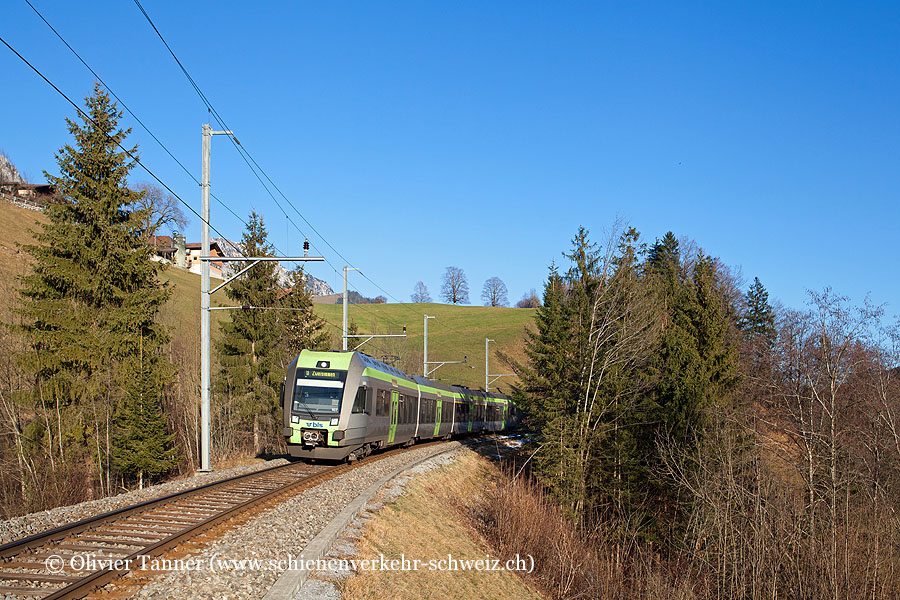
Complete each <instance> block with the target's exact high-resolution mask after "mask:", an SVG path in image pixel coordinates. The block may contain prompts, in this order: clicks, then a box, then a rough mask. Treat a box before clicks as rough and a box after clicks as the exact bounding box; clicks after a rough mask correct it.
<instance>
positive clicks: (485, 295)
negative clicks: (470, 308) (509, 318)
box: [481, 276, 509, 306]
mask: <svg viewBox="0 0 900 600" xmlns="http://www.w3.org/2000/svg"><path fill="white" fill-rule="evenodd" d="M481 301H482V302H484V305H485V306H509V300H508V299H507V297H506V284H505V283H503V280H502V279H500V278H499V277H496V276H495V277H491V278H490V279H488V280H487V281H485V282H484V287H483V288H482V289H481Z"/></svg>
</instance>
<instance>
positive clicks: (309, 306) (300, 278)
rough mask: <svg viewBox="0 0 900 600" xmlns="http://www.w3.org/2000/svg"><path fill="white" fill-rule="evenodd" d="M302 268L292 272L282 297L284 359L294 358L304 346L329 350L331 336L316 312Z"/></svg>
mask: <svg viewBox="0 0 900 600" xmlns="http://www.w3.org/2000/svg"><path fill="white" fill-rule="evenodd" d="M306 283H307V276H306V274H305V273H304V272H303V268H302V267H297V268H296V269H294V270H293V271H291V273H290V279H289V282H288V284H289V285H290V291H288V292H287V293H286V294H285V295H284V296H282V298H281V305H282V307H283V308H286V309H288V310H286V311H284V312H282V315H283V317H282V322H283V324H284V344H285V353H284V355H285V360H291V359H293V357H295V356H297V354H299V353H300V351H301V350H303V349H309V350H328V349H329V346H330V345H331V336H329V335H328V332H327V331H325V319H323V318H322V317H320V316H318V315H317V314H316V313H315V312H314V311H313V301H312V292H311V291H310V290H309V287H308V286H307V285H306Z"/></svg>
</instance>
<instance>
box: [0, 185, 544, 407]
mask: <svg viewBox="0 0 900 600" xmlns="http://www.w3.org/2000/svg"><path fill="white" fill-rule="evenodd" d="M45 221H46V217H45V216H44V215H43V214H42V213H39V212H35V211H31V210H27V209H24V208H19V207H17V206H14V205H11V204H8V203H6V202H2V203H0V294H2V297H3V300H2V304H0V314H8V313H7V311H8V309H9V308H10V307H11V306H12V304H13V303H14V302H15V298H16V293H15V290H16V288H17V287H18V282H17V280H16V277H17V276H18V275H22V274H24V273H25V272H27V268H28V267H27V265H28V260H29V258H28V255H27V254H26V253H25V252H20V251H19V250H18V248H17V244H28V243H32V242H33V238H32V236H31V233H30V231H29V230H34V229H37V228H38V227H39V226H38V225H37V223H36V222H45ZM161 279H162V280H163V281H165V282H167V283H168V284H169V285H170V287H171V290H172V295H171V297H170V299H169V301H168V302H167V303H166V305H165V306H164V307H163V309H162V311H161V315H160V318H161V319H162V322H163V323H165V324H166V325H168V326H169V327H170V328H171V332H172V337H173V342H174V345H175V346H177V347H180V348H183V349H185V350H186V351H187V352H188V353H189V354H190V355H191V356H196V361H197V368H198V369H199V344H200V276H199V275H196V274H194V273H189V272H187V271H183V270H181V269H176V268H174V267H168V268H166V269H164V270H163V271H162V273H161ZM212 281H213V287H215V286H216V285H218V284H219V283H221V281H220V280H216V279H213V280H212ZM231 304H232V302H231V301H229V300H228V298H227V297H226V296H225V291H224V290H220V291H219V292H217V293H216V294H215V295H214V296H213V298H212V302H211V305H212V306H229V305H231ZM341 309H342V307H341V306H340V305H334V304H331V305H326V304H317V305H315V310H316V312H317V313H318V314H319V315H321V316H322V317H323V318H325V319H326V320H327V321H328V322H329V323H330V325H329V326H328V330H329V333H330V335H331V339H332V348H334V349H339V348H340V347H341V330H340V326H341V319H342V315H341ZM349 311H350V320H351V321H353V322H355V323H356V324H357V325H358V326H359V333H361V334H362V333H379V334H384V333H402V330H403V326H404V325H406V326H407V337H406V338H397V339H391V338H388V339H375V340H372V341H369V342H367V343H366V344H365V345H363V346H362V347H361V348H360V350H362V351H363V352H365V353H367V354H369V355H371V356H374V357H375V358H378V359H380V360H388V361H390V362H392V363H393V364H394V365H395V366H397V367H398V368H400V369H403V370H405V371H408V372H410V373H414V374H417V375H420V374H421V373H422V355H423V315H425V314H428V315H431V316H434V317H436V318H435V319H430V320H429V321H428V359H429V360H431V361H444V360H447V361H455V360H462V359H463V356H467V357H468V363H467V364H464V365H446V366H443V367H441V368H439V369H438V370H437V371H435V373H434V374H433V375H432V378H434V379H439V380H441V381H445V382H447V383H459V384H463V385H467V386H470V387H479V388H480V387H483V386H484V338H486V337H488V338H491V339H493V340H496V341H495V342H493V343H491V344H490V350H491V373H509V372H510V370H509V367H508V366H507V365H505V364H503V363H502V362H501V361H500V360H499V359H498V358H497V351H498V350H499V351H502V352H504V353H506V354H508V355H510V356H512V357H514V358H515V359H517V360H522V359H524V352H523V342H524V332H525V327H526V326H529V324H530V323H531V322H532V321H533V319H534V309H524V308H489V307H483V306H450V305H446V304H352V305H350V307H349ZM229 313H230V311H224V310H220V311H213V313H212V336H213V339H215V338H217V337H218V335H219V332H220V331H221V327H220V326H221V324H222V323H223V322H224V321H225V320H226V319H229V318H230V317H229ZM361 341H362V340H357V341H356V342H353V341H351V343H350V347H351V348H352V347H354V346H355V345H356V344H358V343H359V342H361ZM213 351H215V350H213ZM187 362H189V363H190V362H193V359H192V360H190V361H187ZM514 381H515V378H514V377H503V378H501V379H499V380H497V381H496V382H495V384H494V385H493V386H491V387H492V389H496V388H499V389H500V390H501V391H508V390H509V385H510V383H513V382H514Z"/></svg>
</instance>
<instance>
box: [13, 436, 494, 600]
mask: <svg viewBox="0 0 900 600" xmlns="http://www.w3.org/2000/svg"><path fill="white" fill-rule="evenodd" d="M500 437H501V439H503V438H508V437H509V436H500ZM440 443H442V442H441V441H434V442H428V443H425V444H417V445H415V446H413V447H412V448H423V447H427V446H432V445H436V444H440ZM466 445H468V446H469V447H472V448H474V447H478V446H482V447H483V446H486V445H490V447H493V448H497V451H496V453H494V452H490V454H491V455H492V456H493V457H496V458H500V457H501V456H504V455H506V454H507V452H509V451H510V450H511V449H510V448H504V446H503V445H497V438H496V437H491V438H470V439H469V440H467V441H466ZM493 448H492V449H493ZM409 450H410V449H397V450H393V451H389V452H385V453H381V454H378V455H375V456H373V457H370V458H369V459H367V460H365V461H362V462H361V463H355V464H341V465H316V464H308V463H290V464H287V465H280V466H277V467H272V468H269V469H264V470H262V471H256V472H253V473H247V474H244V475H238V476H235V477H231V478H228V479H223V480H221V481H216V482H212V483H208V484H205V485H202V486H198V487H195V488H190V489H187V490H183V491H181V492H177V493H174V494H170V495H167V496H163V497H161V498H156V499H153V500H148V501H145V502H141V503H139V504H135V505H132V506H127V507H124V508H121V509H118V510H114V511H111V512H108V513H104V514H101V515H97V516H94V517H90V518H88V519H84V520H81V521H78V522H75V523H71V524H68V525H63V526H61V527H57V528H55V529H51V530H48V531H45V532H42V533H38V534H35V535H32V536H29V537H26V538H23V539H20V540H16V541H13V542H10V543H7V544H4V545H2V546H0V597H10V596H13V597H22V598H42V599H46V600H58V599H63V598H68V599H71V598H84V597H85V596H87V595H89V594H91V592H93V591H94V590H97V589H98V588H101V587H102V586H104V585H106V584H108V583H110V582H112V581H114V580H117V579H119V578H120V577H121V576H123V575H125V574H126V573H128V572H129V571H130V570H133V569H139V568H140V567H141V565H142V564H144V563H143V561H147V560H152V558H153V557H158V556H160V555H163V554H164V553H166V552H168V551H170V550H172V549H173V548H176V547H177V546H179V545H180V544H182V543H184V542H188V541H189V540H192V539H193V538H197V537H202V536H200V534H202V533H203V532H206V531H208V530H210V529H212V528H214V527H215V528H220V526H222V525H223V524H225V525H224V526H225V527H226V528H227V527H229V526H230V524H226V523H227V522H229V521H230V520H232V519H234V517H237V516H238V515H242V514H243V515H246V514H248V513H250V512H251V511H252V509H254V508H258V507H261V506H262V505H266V504H268V503H271V502H273V501H277V500H278V499H279V497H281V496H286V495H289V494H292V493H296V492H299V491H301V490H303V489H307V488H309V487H312V486H314V485H316V484H318V483H321V482H323V481H325V480H327V479H330V478H332V477H336V476H338V475H341V474H343V473H345V472H347V471H349V470H351V469H354V468H356V467H357V466H362V465H365V464H371V463H372V462H375V461H377V460H380V459H382V458H386V457H389V456H396V455H397V454H402V453H404V452H407V451H409ZM251 514H252V513H251ZM214 535H215V534H214ZM88 557H90V559H92V560H93V563H89V562H88V560H87V558H88Z"/></svg>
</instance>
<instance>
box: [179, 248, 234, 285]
mask: <svg viewBox="0 0 900 600" xmlns="http://www.w3.org/2000/svg"><path fill="white" fill-rule="evenodd" d="M184 247H185V252H186V256H185V268H187V270H188V271H190V272H191V273H197V274H198V275H199V274H200V262H201V261H200V242H196V243H190V244H185V245H184ZM209 255H210V256H225V253H224V252H222V248H221V247H220V246H219V242H210V243H209ZM209 275H210V277H218V278H219V279H222V261H215V260H211V261H209Z"/></svg>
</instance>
